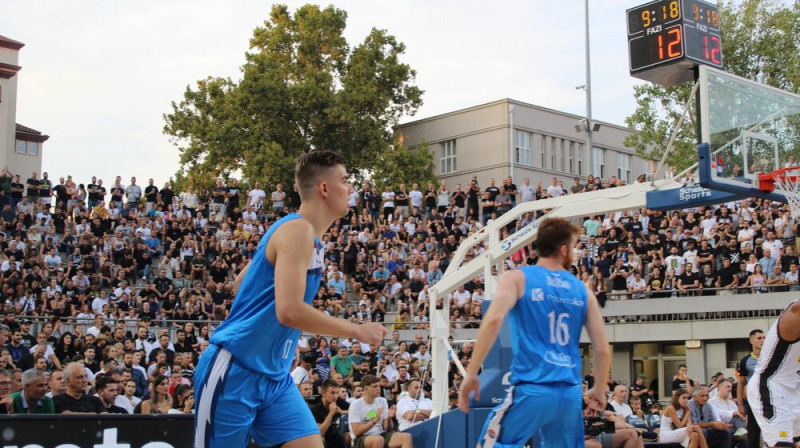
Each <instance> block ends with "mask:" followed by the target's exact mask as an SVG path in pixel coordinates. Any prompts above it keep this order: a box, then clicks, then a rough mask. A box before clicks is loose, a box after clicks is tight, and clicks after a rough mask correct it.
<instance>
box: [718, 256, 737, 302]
mask: <svg viewBox="0 0 800 448" xmlns="http://www.w3.org/2000/svg"><path fill="white" fill-rule="evenodd" d="M736 271H737V269H736V268H735V267H733V265H732V264H731V260H730V258H723V259H722V269H720V270H719V272H718V273H717V274H718V275H717V287H718V288H724V289H721V290H720V291H719V294H720V295H729V294H733V291H734V290H735V289H736V287H737V286H738V285H739V278H738V276H737V275H736V274H737V272H736Z"/></svg>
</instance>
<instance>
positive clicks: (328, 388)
mask: <svg viewBox="0 0 800 448" xmlns="http://www.w3.org/2000/svg"><path fill="white" fill-rule="evenodd" d="M320 395H321V400H320V401H319V402H318V403H315V404H313V405H311V406H309V407H310V408H311V414H312V415H313V416H314V420H316V422H317V426H319V430H320V433H321V434H322V438H323V440H324V442H325V447H326V448H344V447H345V446H347V445H346V444H345V441H344V437H343V436H342V433H343V431H340V430H339V425H340V424H341V423H340V419H341V418H342V417H343V414H344V413H343V412H342V411H346V410H348V409H349V408H350V405H349V403H347V401H346V400H344V399H340V398H339V384H338V383H337V382H336V381H334V380H330V379H329V380H325V381H323V382H322V386H321V387H320Z"/></svg>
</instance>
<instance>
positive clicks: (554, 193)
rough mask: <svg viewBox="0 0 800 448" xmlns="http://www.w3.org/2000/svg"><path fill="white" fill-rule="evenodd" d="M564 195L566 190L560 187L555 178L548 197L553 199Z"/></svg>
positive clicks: (548, 188) (548, 189) (548, 191)
mask: <svg viewBox="0 0 800 448" xmlns="http://www.w3.org/2000/svg"><path fill="white" fill-rule="evenodd" d="M563 194H564V189H563V188H561V186H559V185H558V178H556V177H554V178H553V183H552V184H550V186H549V187H547V196H548V197H551V198H558V197H561V195H563Z"/></svg>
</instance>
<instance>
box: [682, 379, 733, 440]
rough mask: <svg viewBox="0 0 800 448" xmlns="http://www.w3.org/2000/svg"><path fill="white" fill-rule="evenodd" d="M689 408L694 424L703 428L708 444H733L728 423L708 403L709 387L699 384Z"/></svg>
mask: <svg viewBox="0 0 800 448" xmlns="http://www.w3.org/2000/svg"><path fill="white" fill-rule="evenodd" d="M689 409H690V411H691V415H692V417H691V418H692V424H693V425H698V426H699V427H700V428H701V429H702V430H703V435H704V436H705V439H706V441H707V442H708V446H719V447H720V448H728V447H730V446H731V432H730V431H728V425H726V424H725V423H723V422H722V421H721V420H720V419H719V417H717V413H716V412H715V411H714V407H713V406H711V405H710V404H708V388H706V387H705V386H698V387H697V388H695V390H694V393H693V397H692V399H691V400H689Z"/></svg>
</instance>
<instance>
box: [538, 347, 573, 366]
mask: <svg viewBox="0 0 800 448" xmlns="http://www.w3.org/2000/svg"><path fill="white" fill-rule="evenodd" d="M544 360H545V361H546V362H548V363H550V364H554V365H557V366H560V367H575V364H574V363H573V362H572V357H571V356H569V355H567V354H564V353H556V352H554V351H552V350H548V351H547V352H545V354H544Z"/></svg>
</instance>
